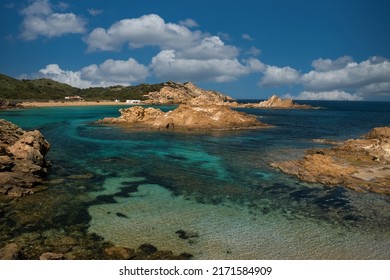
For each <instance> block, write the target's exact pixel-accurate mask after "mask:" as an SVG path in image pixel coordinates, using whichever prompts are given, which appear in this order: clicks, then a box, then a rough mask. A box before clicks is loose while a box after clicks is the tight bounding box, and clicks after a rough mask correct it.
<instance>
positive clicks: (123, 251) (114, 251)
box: [104, 246, 135, 260]
mask: <svg viewBox="0 0 390 280" xmlns="http://www.w3.org/2000/svg"><path fill="white" fill-rule="evenodd" d="M104 254H105V256H106V257H107V258H109V259H113V260H131V259H134V258H135V251H134V250H133V249H130V248H124V247H119V246H113V247H109V248H106V249H104Z"/></svg>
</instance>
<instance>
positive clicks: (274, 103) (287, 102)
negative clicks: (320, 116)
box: [243, 95, 318, 109]
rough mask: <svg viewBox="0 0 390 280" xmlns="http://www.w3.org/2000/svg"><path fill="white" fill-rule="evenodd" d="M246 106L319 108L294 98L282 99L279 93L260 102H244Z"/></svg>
mask: <svg viewBox="0 0 390 280" xmlns="http://www.w3.org/2000/svg"><path fill="white" fill-rule="evenodd" d="M243 107H246V108H269V109H318V108H317V107H313V106H310V105H306V104H296V103H295V102H294V101H293V100H292V99H290V98H288V99H281V98H280V97H279V96H277V95H272V96H271V97H270V98H269V99H267V100H264V101H261V102H260V103H249V104H243Z"/></svg>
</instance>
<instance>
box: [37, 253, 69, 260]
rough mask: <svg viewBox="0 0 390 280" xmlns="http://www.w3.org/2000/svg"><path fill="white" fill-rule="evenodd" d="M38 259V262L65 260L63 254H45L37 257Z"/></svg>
mask: <svg viewBox="0 0 390 280" xmlns="http://www.w3.org/2000/svg"><path fill="white" fill-rule="evenodd" d="M39 259H40V260H65V259H66V258H65V256H64V255H63V254H58V253H51V252H46V253H43V254H42V255H41V256H40V257H39Z"/></svg>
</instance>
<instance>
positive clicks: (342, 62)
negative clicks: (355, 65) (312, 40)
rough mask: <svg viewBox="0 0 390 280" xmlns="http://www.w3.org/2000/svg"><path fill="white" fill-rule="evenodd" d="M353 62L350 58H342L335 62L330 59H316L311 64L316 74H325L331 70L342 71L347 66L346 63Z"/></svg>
mask: <svg viewBox="0 0 390 280" xmlns="http://www.w3.org/2000/svg"><path fill="white" fill-rule="evenodd" d="M350 62H353V58H352V57H350V56H342V57H339V58H337V59H336V60H331V59H322V58H319V59H316V60H314V61H313V62H312V64H311V65H312V66H313V68H314V70H315V71H317V72H327V71H332V70H338V69H342V68H344V67H345V66H347V65H348V63H350Z"/></svg>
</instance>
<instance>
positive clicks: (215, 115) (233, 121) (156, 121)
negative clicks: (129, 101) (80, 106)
mask: <svg viewBox="0 0 390 280" xmlns="http://www.w3.org/2000/svg"><path fill="white" fill-rule="evenodd" d="M119 111H120V113H121V116H120V117H118V118H104V119H103V120H100V121H98V123H103V124H126V125H128V126H131V127H135V128H152V129H178V130H180V129H181V130H183V129H184V130H230V129H248V128H259V127H267V126H268V125H266V124H264V123H262V122H260V121H259V120H258V119H257V117H256V116H252V115H248V114H245V113H241V112H237V111H234V110H232V109H230V108H228V107H226V106H216V105H210V106H189V105H180V106H179V107H178V108H177V109H175V110H173V111H169V112H166V113H165V112H163V111H161V110H159V109H155V108H143V107H140V106H135V107H131V108H127V109H120V110H119Z"/></svg>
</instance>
